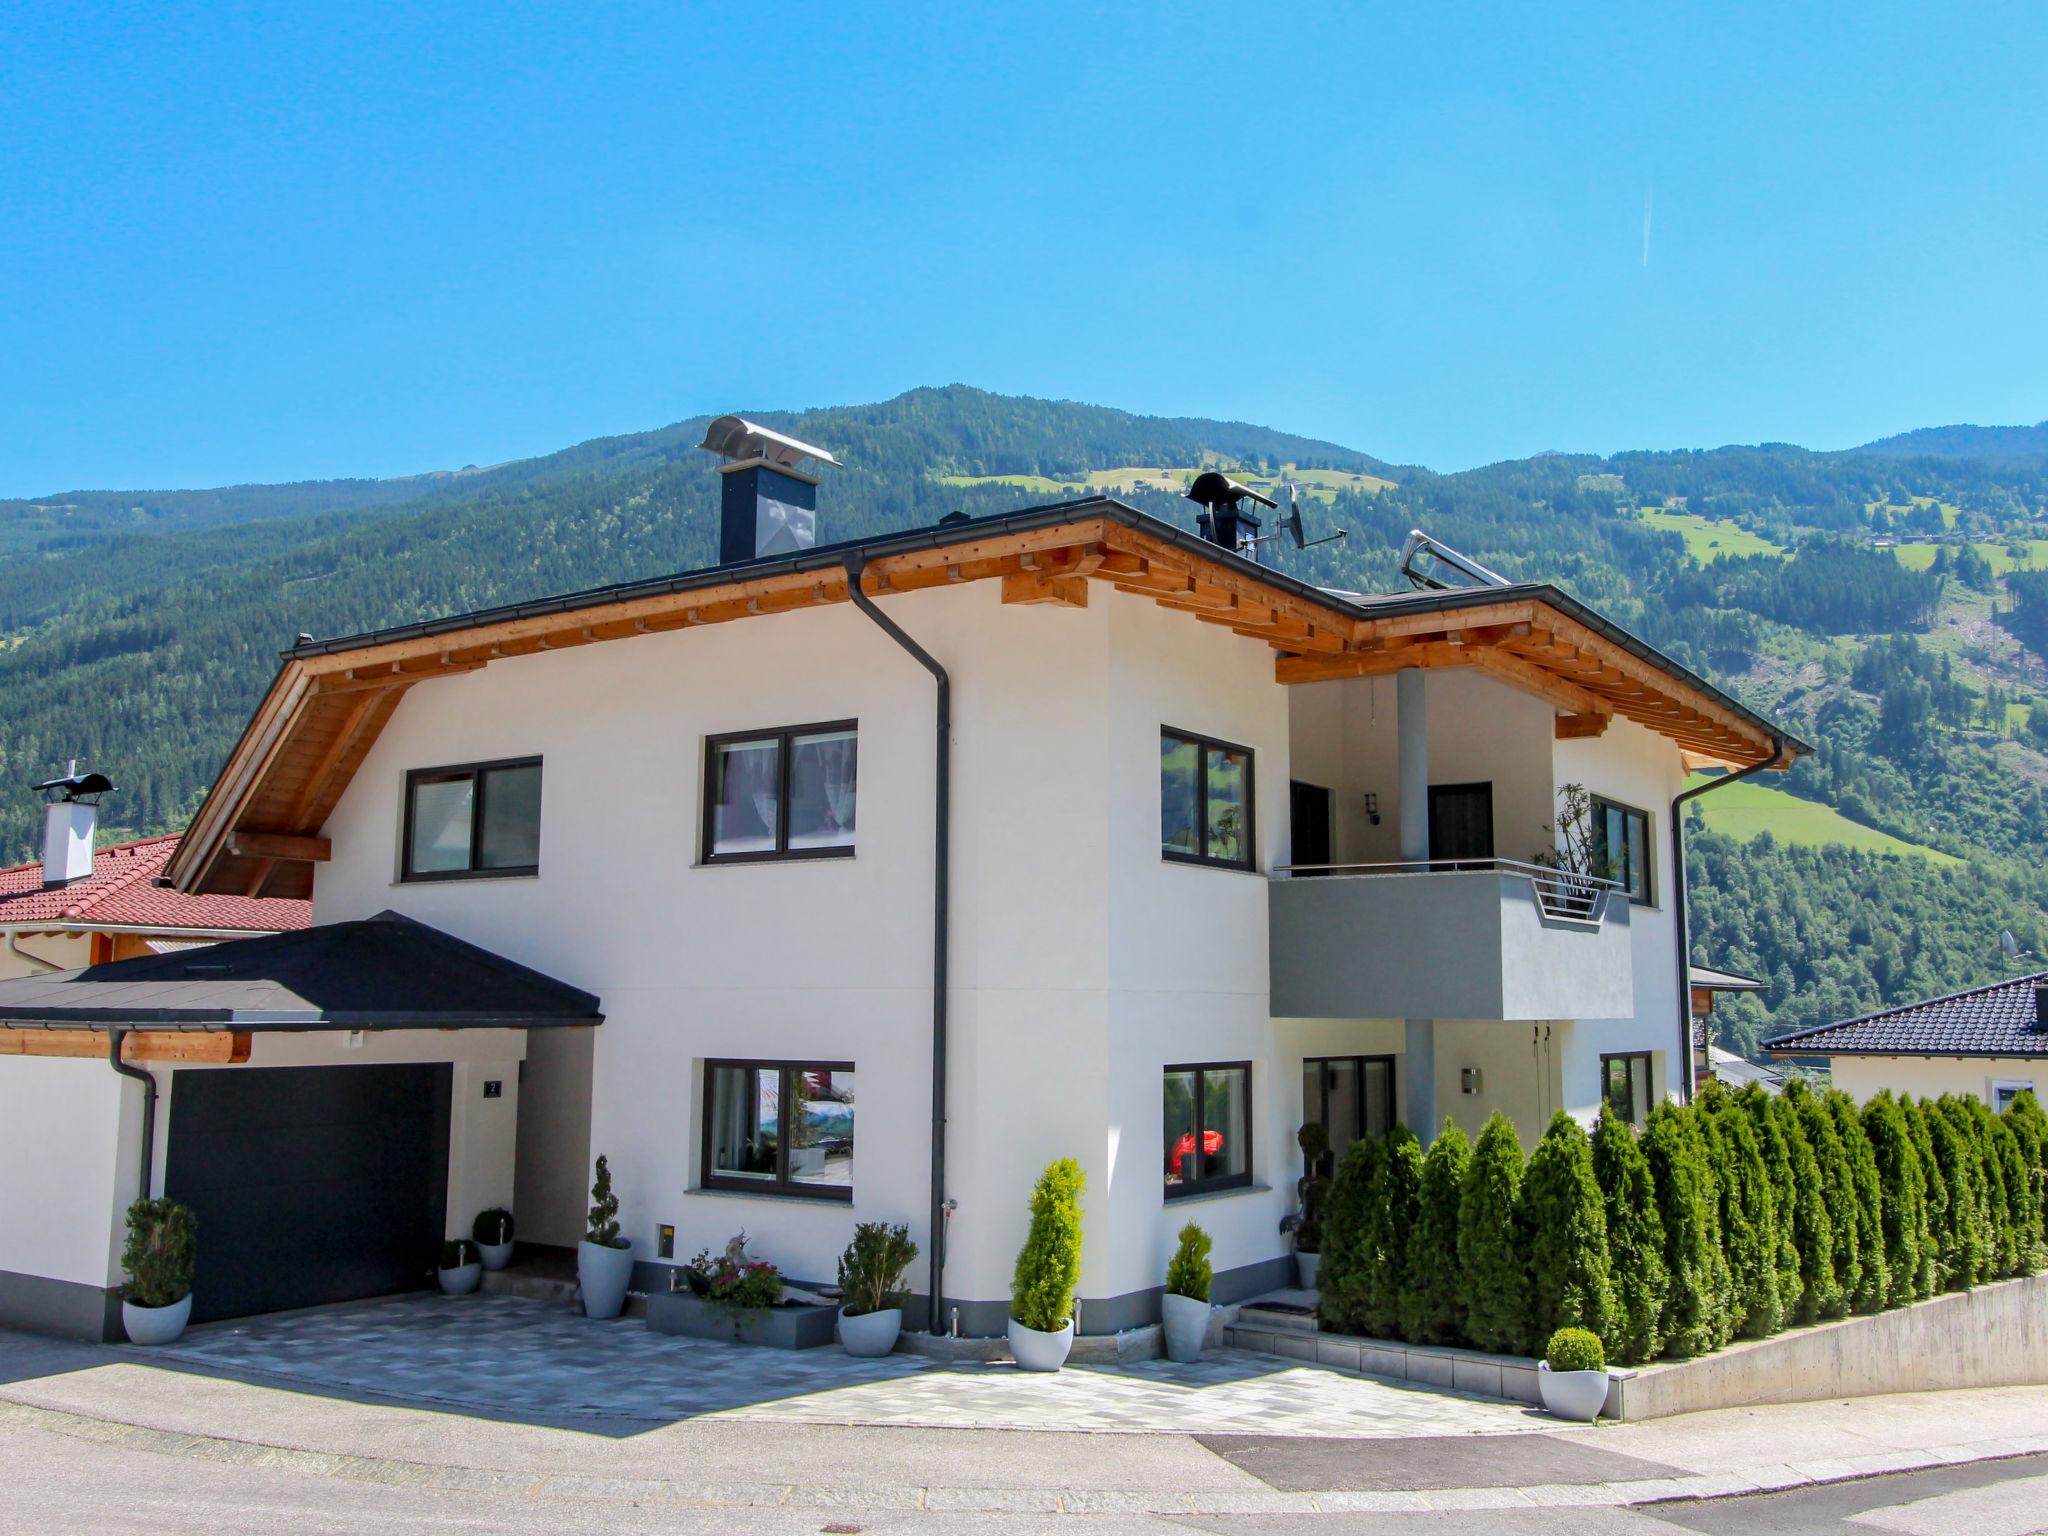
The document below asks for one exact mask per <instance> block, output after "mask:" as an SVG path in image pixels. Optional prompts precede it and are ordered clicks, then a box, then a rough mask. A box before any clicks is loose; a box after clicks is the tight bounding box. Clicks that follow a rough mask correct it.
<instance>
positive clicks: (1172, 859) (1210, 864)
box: [1159, 853, 1259, 875]
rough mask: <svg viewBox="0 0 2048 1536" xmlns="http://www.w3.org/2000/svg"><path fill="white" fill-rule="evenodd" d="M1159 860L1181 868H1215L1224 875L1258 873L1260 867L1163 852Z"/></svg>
mask: <svg viewBox="0 0 2048 1536" xmlns="http://www.w3.org/2000/svg"><path fill="white" fill-rule="evenodd" d="M1159 862H1160V863H1162V864H1171V865H1173V866H1175V867H1177V868H1180V869H1213V870H1215V871H1216V872H1217V873H1218V874H1223V875H1256V874H1258V873H1259V870H1258V867H1257V866H1256V865H1253V864H1226V863H1224V862H1223V860H1221V859H1197V858H1192V857H1189V856H1188V855H1186V854H1173V853H1162V854H1160V855H1159Z"/></svg>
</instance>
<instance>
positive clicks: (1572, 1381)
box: [1536, 1328, 1607, 1424]
mask: <svg viewBox="0 0 2048 1536" xmlns="http://www.w3.org/2000/svg"><path fill="white" fill-rule="evenodd" d="M1536 1385H1537V1388H1538V1389H1539V1390H1540V1391H1541V1392H1542V1394H1543V1406H1544V1407H1545V1408H1546V1409H1548V1410H1549V1411H1550V1412H1552V1413H1554V1414H1556V1415H1557V1416H1558V1417H1559V1418H1560V1419H1576V1420H1577V1421H1578V1422H1579V1423H1581V1424H1590V1423H1592V1422H1593V1420H1595V1419H1597V1418H1598V1417H1599V1416H1600V1410H1601V1409H1603V1408H1605V1407H1606V1406H1607V1348H1606V1346H1605V1345H1603V1344H1602V1343H1601V1342H1600V1335H1599V1334H1597V1333H1593V1332H1590V1331H1589V1330H1587V1329H1584V1328H1560V1329H1558V1330H1557V1332H1555V1333H1553V1334H1552V1335H1551V1336H1550V1347H1549V1348H1548V1349H1547V1350H1545V1351H1544V1357H1543V1359H1541V1360H1539V1361H1537V1362H1536Z"/></svg>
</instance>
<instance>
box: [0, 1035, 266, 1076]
mask: <svg viewBox="0 0 2048 1536" xmlns="http://www.w3.org/2000/svg"><path fill="white" fill-rule="evenodd" d="M249 1044H250V1041H249V1032H248V1031H247V1030H232V1031H230V1030H224V1029H222V1030H205V1031H200V1030H171V1029H158V1030H135V1031H133V1032H132V1033H130V1034H129V1036H128V1037H127V1038H126V1039H125V1040H123V1041H122V1042H121V1059H122V1060H123V1061H169V1062H187V1063H194V1064H199V1063H204V1064H208V1065H213V1066H223V1067H225V1066H239V1065H240V1064H241V1063H243V1062H245V1061H247V1060H248V1059H249ZM106 1055H107V1037H106V1036H105V1035H104V1034H103V1033H101V1032H100V1031H98V1030H94V1029H9V1028H7V1027H5V1026H0V1056H68V1057H92V1058H97V1059H99V1060H102V1061H104V1060H105V1059H106Z"/></svg>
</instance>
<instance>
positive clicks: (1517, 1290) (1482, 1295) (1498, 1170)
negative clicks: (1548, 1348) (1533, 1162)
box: [1458, 1110, 1529, 1351]
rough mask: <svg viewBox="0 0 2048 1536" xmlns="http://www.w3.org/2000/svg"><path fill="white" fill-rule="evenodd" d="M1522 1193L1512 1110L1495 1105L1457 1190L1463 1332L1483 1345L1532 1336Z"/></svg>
mask: <svg viewBox="0 0 2048 1536" xmlns="http://www.w3.org/2000/svg"><path fill="white" fill-rule="evenodd" d="M1521 1193H1522V1143H1521V1142H1520V1141H1519V1140H1518V1139H1517V1138H1516V1136H1515V1128H1514V1126H1513V1125H1512V1124H1510V1123H1509V1121H1508V1118H1507V1116H1505V1115H1503V1114H1501V1113H1500V1112H1499V1111H1498V1110H1496V1111H1494V1113H1493V1114H1492V1115H1491V1116H1489V1117H1488V1119H1487V1122H1486V1124H1485V1125H1484V1126H1482V1127H1481V1128H1480V1131H1479V1140H1478V1141H1477V1142H1476V1143H1474V1145H1473V1147H1472V1156H1471V1158H1470V1159H1469V1160H1468V1161H1467V1162H1466V1164H1465V1180H1464V1184H1463V1186H1462V1188H1461V1189H1460V1191H1459V1195H1458V1262H1459V1263H1460V1264H1461V1265H1463V1266H1464V1269H1465V1336H1466V1338H1468V1339H1470V1340H1471V1341H1472V1343H1473V1344H1474V1345H1475V1346H1476V1347H1478V1348H1480V1349H1491V1350H1507V1351H1519V1350H1521V1349H1523V1348H1524V1347H1525V1346H1526V1344H1527V1342H1528V1339H1529V1257H1528V1252H1527V1248H1526V1245H1525V1244H1524V1241H1523V1233H1522V1223H1521V1211H1520V1204H1521Z"/></svg>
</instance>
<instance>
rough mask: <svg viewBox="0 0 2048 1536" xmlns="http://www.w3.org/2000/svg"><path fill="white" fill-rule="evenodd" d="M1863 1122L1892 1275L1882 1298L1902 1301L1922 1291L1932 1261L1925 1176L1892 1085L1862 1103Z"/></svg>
mask: <svg viewBox="0 0 2048 1536" xmlns="http://www.w3.org/2000/svg"><path fill="white" fill-rule="evenodd" d="M1863 1128H1864V1132H1865V1134H1866V1135H1867V1136H1868V1138H1869V1141H1870V1154H1871V1159H1872V1161H1874V1162H1875V1163H1876V1165H1877V1177H1878V1184H1879V1187H1880V1189H1881V1190H1882V1192H1883V1198H1882V1200H1881V1201H1880V1204H1879V1209H1880V1221H1881V1225H1880V1233H1881V1236H1882V1244H1881V1247H1880V1251H1881V1252H1882V1254H1883V1256H1884V1263H1885V1268H1886V1270H1887V1272H1888V1275H1889V1280H1888V1283H1887V1285H1886V1288H1885V1301H1884V1304H1885V1305H1886V1306H1888V1307H1902V1306H1904V1305H1905V1304H1906V1303H1907V1302H1909V1301H1911V1300H1912V1299H1913V1298H1914V1297H1915V1296H1917V1295H1918V1294H1919V1293H1920V1280H1921V1277H1922V1276H1923V1275H1926V1274H1928V1273H1930V1272H1931V1271H1932V1267H1933V1262H1934V1261H1933V1258H1932V1256H1931V1254H1930V1253H1929V1252H1928V1249H1929V1248H1930V1247H1931V1246H1932V1243H1933V1238H1932V1236H1931V1234H1930V1233H1929V1232H1928V1230H1927V1181H1926V1176H1925V1175H1924V1174H1923V1173H1922V1171H1921V1168H1920V1150H1919V1148H1917V1147H1915V1146H1914V1145H1913V1135H1912V1128H1911V1127H1910V1126H1909V1125H1908V1124H1907V1123H1906V1112H1905V1111H1904V1110H1903V1109H1901V1108H1900V1107H1899V1104H1898V1101H1897V1100H1895V1099H1894V1098H1893V1097H1892V1096H1891V1093H1890V1092H1889V1091H1888V1090H1887V1091H1884V1092H1880V1093H1878V1094H1876V1095H1874V1096H1873V1097H1872V1098H1871V1100H1870V1102H1869V1103H1867V1104H1865V1105H1864V1106H1863Z"/></svg>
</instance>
